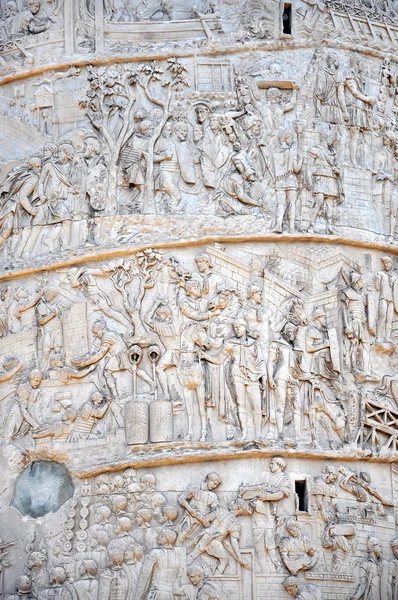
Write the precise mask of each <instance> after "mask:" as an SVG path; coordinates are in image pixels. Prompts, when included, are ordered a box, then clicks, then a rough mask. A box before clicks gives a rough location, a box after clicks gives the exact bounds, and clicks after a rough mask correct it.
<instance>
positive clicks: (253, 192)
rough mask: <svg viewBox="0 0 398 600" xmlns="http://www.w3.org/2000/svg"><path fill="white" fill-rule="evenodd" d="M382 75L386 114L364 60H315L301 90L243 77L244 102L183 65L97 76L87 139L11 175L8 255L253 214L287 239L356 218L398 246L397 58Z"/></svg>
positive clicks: (239, 88) (49, 148) (239, 76)
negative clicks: (139, 218) (186, 220)
mask: <svg viewBox="0 0 398 600" xmlns="http://www.w3.org/2000/svg"><path fill="white" fill-rule="evenodd" d="M210 66H211V65H210ZM257 66H258V65H257ZM258 68H259V69H261V64H260V66H258ZM273 68H274V69H280V66H279V65H274V67H273ZM378 68H379V69H380V81H381V83H380V84H378V86H377V88H376V87H375V86H373V89H374V91H376V89H377V92H376V93H377V94H378V101H377V98H376V97H372V95H370V93H369V91H368V87H369V83H368V79H367V76H366V70H367V67H366V65H365V64H364V62H363V61H362V59H359V58H358V57H356V56H355V57H354V56H352V57H351V58H350V64H349V65H348V66H347V68H341V67H340V58H339V56H338V55H337V54H336V53H334V52H329V53H328V54H327V55H326V56H324V57H319V56H318V54H317V53H315V54H314V57H313V59H312V62H310V65H309V67H308V70H307V74H306V81H305V83H303V84H301V86H300V85H299V84H298V83H297V82H296V81H295V80H290V81H282V80H281V81H280V82H279V83H278V80H277V79H278V78H276V80H275V75H274V74H273V73H271V75H274V80H273V81H271V79H270V78H269V81H267V76H265V75H264V76H262V77H264V78H265V79H259V77H258V76H257V77H254V76H251V75H247V74H243V70H242V69H241V70H239V68H236V69H235V70H236V75H235V77H234V86H233V89H232V88H231V91H230V92H224V93H219V94H212V95H211V96H208V97H206V94H205V93H202V92H201V93H197V92H196V93H193V90H192V83H191V82H190V79H189V69H188V68H187V66H186V65H185V64H183V63H182V62H181V60H179V59H169V60H168V61H167V63H166V64H163V63H160V62H159V63H157V62H152V63H150V64H147V63H143V64H141V65H139V66H138V67H137V68H133V65H131V66H125V67H117V66H112V67H99V68H97V67H87V69H86V75H87V80H88V84H89V88H88V90H87V93H86V97H85V98H82V99H81V102H80V105H81V107H82V108H83V109H84V110H85V115H86V119H87V128H86V129H81V130H78V131H75V132H73V134H72V133H70V134H67V135H62V136H61V138H60V139H59V140H58V142H57V143H55V142H48V143H46V144H45V145H44V147H43V149H42V151H40V152H37V153H36V155H35V156H30V157H27V158H26V160H25V161H24V162H23V163H22V164H19V165H18V166H17V167H14V168H13V169H9V168H7V166H5V171H4V170H3V172H5V173H6V177H5V178H4V181H3V183H2V185H1V191H0V194H1V205H0V235H1V237H0V243H1V245H2V246H3V245H4V244H5V242H6V241H7V240H10V241H11V248H12V253H13V255H14V256H17V257H19V256H22V257H24V258H28V257H29V256H31V255H32V252H33V251H34V250H35V252H34V254H33V255H35V254H38V253H40V249H41V252H43V250H44V251H50V252H54V251H58V250H70V249H71V248H73V247H75V248H76V247H82V246H83V247H84V246H87V245H90V244H92V243H93V241H94V242H95V243H98V242H99V240H101V234H99V233H98V231H99V228H100V225H99V223H98V222H99V220H100V218H101V217H106V216H110V215H113V214H115V213H116V212H118V213H119V214H125V215H128V214H132V213H133V214H142V213H144V214H153V213H158V214H163V215H169V214H174V215H178V214H191V213H194V214H200V215H202V216H207V215H218V216H224V217H228V216H246V217H247V216H249V215H251V216H255V217H258V218H260V219H264V227H265V228H267V229H269V230H270V231H272V232H275V233H282V232H285V231H288V232H295V231H301V232H303V233H307V232H308V233H312V232H314V231H315V232H317V233H325V232H326V233H333V232H334V228H335V225H341V224H342V223H343V225H344V226H351V227H352V226H353V223H352V222H347V223H346V220H347V219H345V218H344V213H345V212H346V211H348V214H351V212H350V211H352V215H354V214H356V213H355V210H356V209H358V211H359V213H358V214H359V219H358V228H365V229H366V228H367V229H369V230H374V231H375V232H376V233H381V234H384V235H385V236H387V237H388V238H389V239H391V240H393V239H394V238H395V233H396V232H395V229H396V221H397V210H398V193H397V186H396V184H395V181H396V174H397V172H398V171H397V165H398V163H397V156H398V153H397V152H396V147H397V133H396V129H395V120H394V119H395V112H394V110H393V109H394V107H395V104H396V103H395V90H396V87H395V79H396V76H395V75H394V73H393V71H394V70H393V69H392V63H391V61H389V60H388V59H386V60H385V61H384V62H383V63H382V64H381V65H379V67H378ZM79 77H80V76H78V78H77V79H78V80H79ZM279 77H280V76H279ZM74 79H75V80H76V78H74ZM264 88H265V89H264ZM311 95H312V98H311ZM311 104H312V106H311ZM298 115H300V117H305V118H304V119H303V118H301V119H299V118H298ZM311 115H312V116H313V119H314V120H313V121H312V125H311V124H310V121H309V119H311ZM88 127H91V130H90V129H88ZM355 185H356V186H360V187H359V188H358V189H357V188H355ZM361 186H362V187H361ZM358 193H361V194H363V195H364V197H365V198H366V200H365V199H362V198H361V202H360V203H359V204H358V202H359V198H357V196H356V195H358ZM346 196H347V198H346ZM366 203H367V204H366ZM43 232H44V233H43ZM41 234H42V235H41ZM96 234H97V235H96ZM95 235H96V237H95ZM9 243H10V242H9Z"/></svg>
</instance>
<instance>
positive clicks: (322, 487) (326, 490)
mask: <svg viewBox="0 0 398 600" xmlns="http://www.w3.org/2000/svg"><path fill="white" fill-rule="evenodd" d="M338 475H339V474H338V471H337V469H335V468H334V467H332V466H329V465H326V467H323V469H322V471H321V474H320V475H318V477H316V478H315V480H314V483H313V486H312V495H313V496H314V499H315V506H316V508H317V509H318V510H319V513H320V515H321V517H322V519H323V520H324V522H325V523H329V521H330V518H329V515H328V513H327V509H328V508H329V510H330V511H332V513H333V517H332V521H333V520H334V519H337V518H338V516H339V512H338V505H337V490H336V485H335V484H336V481H337V478H338Z"/></svg>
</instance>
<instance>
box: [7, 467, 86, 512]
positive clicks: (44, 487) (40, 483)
mask: <svg viewBox="0 0 398 600" xmlns="http://www.w3.org/2000/svg"><path fill="white" fill-rule="evenodd" d="M73 491H74V487H73V483H72V479H71V476H70V474H69V472H68V471H67V469H66V468H65V467H64V466H63V465H61V464H59V463H57V462H52V461H51V462H50V461H45V460H40V461H35V462H32V464H30V465H29V466H28V467H27V468H26V469H25V470H24V471H23V472H22V473H21V474H20V475H19V477H18V479H17V481H16V484H15V490H14V498H13V500H12V502H11V505H12V506H15V508H17V509H18V510H19V512H20V513H22V514H23V515H29V516H30V517H34V518H37V517H43V516H44V515H46V514H47V513H49V512H55V511H57V510H58V509H59V508H60V507H61V506H62V505H63V504H64V503H65V502H66V501H67V500H69V498H71V497H72V496H73Z"/></svg>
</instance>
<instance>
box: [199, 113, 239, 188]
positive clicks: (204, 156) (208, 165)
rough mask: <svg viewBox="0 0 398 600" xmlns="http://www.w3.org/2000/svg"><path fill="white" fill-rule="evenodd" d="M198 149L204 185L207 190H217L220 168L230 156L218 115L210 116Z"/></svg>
mask: <svg viewBox="0 0 398 600" xmlns="http://www.w3.org/2000/svg"><path fill="white" fill-rule="evenodd" d="M199 148H200V150H201V165H202V174H203V181H204V184H205V186H206V187H208V188H211V189H217V187H218V184H219V182H220V175H221V173H222V168H223V167H224V166H225V165H226V163H227V161H228V159H229V157H230V154H231V149H230V146H229V144H228V142H227V141H226V138H225V135H224V133H223V131H222V128H221V123H220V115H217V114H215V113H213V114H210V116H209V122H208V125H207V127H206V128H205V131H204V136H203V138H202V140H201V141H200V142H199Z"/></svg>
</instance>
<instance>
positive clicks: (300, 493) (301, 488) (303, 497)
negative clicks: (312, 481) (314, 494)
mask: <svg viewBox="0 0 398 600" xmlns="http://www.w3.org/2000/svg"><path fill="white" fill-rule="evenodd" d="M294 491H295V492H296V496H297V504H298V507H297V508H298V511H299V512H308V494H307V481H306V480H305V479H304V480H302V481H295V482H294Z"/></svg>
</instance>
